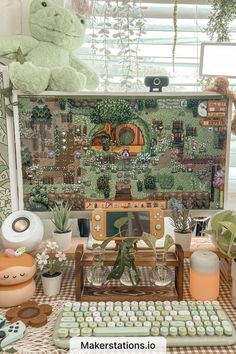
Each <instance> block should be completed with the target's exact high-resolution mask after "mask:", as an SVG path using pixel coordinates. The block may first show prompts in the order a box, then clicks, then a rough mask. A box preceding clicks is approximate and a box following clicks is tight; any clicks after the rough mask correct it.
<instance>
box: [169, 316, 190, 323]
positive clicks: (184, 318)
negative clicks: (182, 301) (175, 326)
mask: <svg viewBox="0 0 236 354" xmlns="http://www.w3.org/2000/svg"><path fill="white" fill-rule="evenodd" d="M173 320H174V321H185V322H186V321H191V320H192V317H191V316H181V315H177V316H173Z"/></svg>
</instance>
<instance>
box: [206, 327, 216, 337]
mask: <svg viewBox="0 0 236 354" xmlns="http://www.w3.org/2000/svg"><path fill="white" fill-rule="evenodd" d="M206 334H207V335H208V336H214V334H215V330H214V328H213V327H211V326H207V327H206Z"/></svg>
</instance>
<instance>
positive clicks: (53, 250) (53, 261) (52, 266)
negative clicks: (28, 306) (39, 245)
mask: <svg viewBox="0 0 236 354" xmlns="http://www.w3.org/2000/svg"><path fill="white" fill-rule="evenodd" d="M36 261H37V265H38V269H39V272H38V276H41V279H42V284H43V291H44V294H45V295H47V296H56V295H57V294H59V292H60V288H61V279H62V272H63V270H64V269H65V267H66V255H65V254H64V253H63V252H62V251H60V250H59V247H58V244H57V243H56V242H52V241H47V242H46V243H45V245H44V247H43V249H42V250H41V251H40V252H39V253H37V254H36Z"/></svg>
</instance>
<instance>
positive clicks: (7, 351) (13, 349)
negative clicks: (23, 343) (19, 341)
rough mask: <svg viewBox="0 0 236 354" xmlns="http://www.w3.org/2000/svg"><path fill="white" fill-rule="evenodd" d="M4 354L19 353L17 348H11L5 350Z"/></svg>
mask: <svg viewBox="0 0 236 354" xmlns="http://www.w3.org/2000/svg"><path fill="white" fill-rule="evenodd" d="M4 352H5V353H10V354H14V353H17V350H16V349H15V348H13V347H11V348H9V349H4Z"/></svg>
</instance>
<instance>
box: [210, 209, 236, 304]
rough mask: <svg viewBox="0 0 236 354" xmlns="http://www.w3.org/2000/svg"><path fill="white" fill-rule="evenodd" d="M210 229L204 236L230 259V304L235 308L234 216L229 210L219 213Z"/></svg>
mask: <svg viewBox="0 0 236 354" xmlns="http://www.w3.org/2000/svg"><path fill="white" fill-rule="evenodd" d="M210 224H211V229H210V230H206V231H205V232H206V234H209V235H211V239H212V242H213V243H214V244H215V245H216V246H217V247H218V248H219V250H220V252H221V253H222V254H224V255H225V256H227V257H229V258H230V259H232V264H231V277H232V304H233V306H234V307H236V214H235V213H233V212H232V211H230V210H224V211H220V212H219V213H216V214H215V215H214V216H213V217H212V218H211V222H210Z"/></svg>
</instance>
